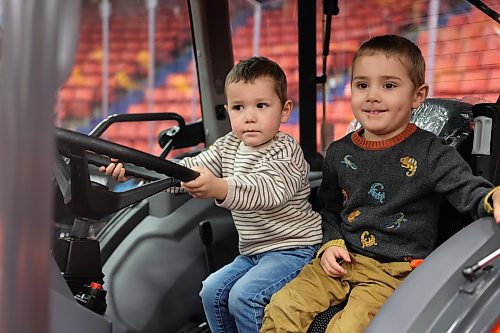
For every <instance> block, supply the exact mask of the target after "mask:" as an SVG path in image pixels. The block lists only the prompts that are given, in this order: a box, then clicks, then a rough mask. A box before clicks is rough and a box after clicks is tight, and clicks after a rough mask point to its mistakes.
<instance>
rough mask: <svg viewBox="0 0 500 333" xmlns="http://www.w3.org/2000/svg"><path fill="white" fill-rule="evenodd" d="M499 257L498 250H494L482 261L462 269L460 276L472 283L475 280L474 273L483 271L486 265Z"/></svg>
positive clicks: (499, 249) (499, 250)
mask: <svg viewBox="0 0 500 333" xmlns="http://www.w3.org/2000/svg"><path fill="white" fill-rule="evenodd" d="M499 256H500V248H498V249H496V251H493V253H490V254H489V255H487V256H486V257H484V258H483V259H481V260H479V261H478V262H477V263H475V264H474V265H472V266H469V267H466V268H464V269H463V271H462V274H463V275H464V276H465V277H466V278H467V279H468V280H469V281H474V280H475V279H476V273H477V272H478V271H479V270H480V269H483V268H484V267H485V266H486V265H488V264H489V263H490V262H492V261H493V260H495V259H496V258H498V257H499Z"/></svg>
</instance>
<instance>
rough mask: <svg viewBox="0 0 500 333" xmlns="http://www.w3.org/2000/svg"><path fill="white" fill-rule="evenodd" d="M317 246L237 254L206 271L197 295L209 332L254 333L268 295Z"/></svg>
mask: <svg viewBox="0 0 500 333" xmlns="http://www.w3.org/2000/svg"><path fill="white" fill-rule="evenodd" d="M317 250H318V246H306V247H301V248H295V249H288V250H281V251H270V252H265V253H260V254H256V255H251V256H245V255H239V256H237V257H236V259H234V261H233V262H232V263H230V264H228V265H226V266H224V267H222V268H221V269H219V270H218V271H216V272H215V273H213V274H210V276H209V277H208V278H207V279H206V280H205V281H203V288H202V289H201V292H200V296H201V300H202V302H203V308H204V309H205V315H206V316H207V322H208V325H209V326H210V330H211V331H212V333H219V332H226V333H228V332H235V333H237V332H239V333H247V332H252V333H258V332H259V329H260V327H261V325H262V317H263V315H264V308H265V306H266V305H267V304H268V303H269V300H270V299H271V296H272V295H273V294H274V293H275V292H277V291H278V290H280V289H281V288H282V287H283V286H284V285H285V284H286V283H288V282H289V281H290V280H291V279H293V278H294V277H295V276H297V274H298V273H299V272H300V270H301V269H302V267H304V266H305V265H306V264H307V263H309V262H310V261H311V259H313V258H314V255H315V254H316V251H317Z"/></svg>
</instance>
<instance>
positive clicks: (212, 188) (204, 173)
mask: <svg viewBox="0 0 500 333" xmlns="http://www.w3.org/2000/svg"><path fill="white" fill-rule="evenodd" d="M192 169H193V170H194V171H198V172H199V173H200V175H199V176H198V178H196V179H194V180H191V181H189V182H182V183H181V185H182V187H184V188H185V189H186V191H188V192H189V194H191V195H192V196H193V197H195V198H198V199H204V198H215V199H217V200H224V199H225V198H226V196H227V189H228V185H227V182H226V181H225V180H224V179H223V178H218V177H215V176H214V174H213V173H212V172H210V170H208V169H207V168H203V167H199V166H194V167H192Z"/></svg>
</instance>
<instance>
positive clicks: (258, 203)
mask: <svg viewBox="0 0 500 333" xmlns="http://www.w3.org/2000/svg"><path fill="white" fill-rule="evenodd" d="M225 93H226V97H227V105H226V109H227V112H228V114H229V118H230V121H231V127H232V131H231V132H230V133H228V134H227V135H225V136H223V137H221V138H219V139H218V140H217V141H216V142H215V143H214V144H213V145H212V146H210V147H209V149H208V150H206V151H204V152H202V153H200V154H199V155H197V156H195V157H190V158H184V159H183V160H182V161H181V162H180V163H181V164H182V165H184V166H186V167H189V168H192V169H193V170H196V171H198V172H199V173H200V176H199V177H198V178H196V179H195V180H193V181H190V182H187V183H182V188H180V189H179V188H178V189H177V190H182V191H187V192H188V193H190V194H191V195H192V196H193V197H195V198H215V202H216V204H217V205H218V206H221V207H225V208H227V209H229V210H231V214H232V216H233V219H234V223H235V225H236V229H237V230H238V234H239V250H240V255H239V256H237V257H236V259H235V260H234V261H233V262H232V263H230V264H228V265H226V266H224V267H222V268H221V269H219V270H218V271H216V272H214V273H213V274H211V275H210V276H209V277H208V278H207V279H206V280H205V281H204V282H203V288H202V290H201V292H200V296H201V298H202V302H203V307H204V309H205V314H206V317H207V321H208V324H209V326H210V329H211V331H212V332H240V333H245V332H254V333H257V332H258V331H259V329H260V327H261V324H262V317H263V313H264V307H265V306H266V304H267V303H269V300H270V298H271V295H272V294H274V293H275V292H276V291H278V290H279V289H280V288H281V287H283V286H284V285H285V284H286V283H287V282H289V281H290V280H291V279H292V278H293V277H295V276H296V275H297V274H298V273H299V271H300V270H301V268H302V267H303V266H304V265H306V264H307V263H308V262H309V261H310V260H311V259H312V258H313V257H314V255H315V253H316V250H317V249H318V248H319V246H318V245H319V244H320V243H321V240H322V229H321V217H320V215H319V214H317V213H316V212H314V211H313V210H312V208H311V205H310V204H309V202H308V197H309V193H310V187H309V181H308V174H309V165H308V163H307V162H306V161H305V159H304V155H303V152H302V150H301V148H300V146H299V145H298V143H297V142H296V141H295V139H293V138H292V137H291V136H289V135H287V134H285V133H283V132H281V131H280V130H279V129H280V123H283V122H286V121H287V120H288V118H289V117H290V113H291V111H292V107H293V105H292V101H291V100H288V99H287V82H286V76H285V74H284V72H283V70H282V69H281V68H280V67H279V66H278V65H277V64H276V63H274V62H273V61H271V60H269V59H267V58H263V57H253V58H250V59H248V60H244V61H240V62H239V63H238V64H237V65H235V66H234V67H233V68H232V69H231V71H230V72H229V74H228V75H227V77H226V82H225ZM101 171H103V172H106V174H108V175H111V176H113V177H114V178H116V179H118V180H123V179H124V176H125V170H124V169H123V165H122V164H120V163H119V164H118V165H115V164H114V163H112V164H110V165H109V166H108V167H107V168H104V167H101Z"/></svg>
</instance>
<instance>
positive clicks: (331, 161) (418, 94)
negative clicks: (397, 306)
mask: <svg viewBox="0 0 500 333" xmlns="http://www.w3.org/2000/svg"><path fill="white" fill-rule="evenodd" d="M424 73H425V63H424V58H423V57H422V54H421V52H420V50H419V49H418V47H417V46H416V45H415V44H413V43H412V42H410V41H409V40H407V39H405V38H403V37H399V36H394V35H388V36H379V37H374V38H372V39H371V40H369V41H367V42H366V43H364V44H363V45H362V46H361V48H360V49H359V50H358V51H357V53H356V54H355V56H354V60H353V69H352V100H351V104H352V111H353V113H354V116H355V117H356V119H357V120H358V121H359V122H360V123H361V125H362V128H361V129H360V130H358V131H355V132H354V133H352V134H349V135H347V136H345V137H344V138H343V139H341V140H339V141H336V142H334V143H332V144H331V145H330V147H329V148H328V151H327V153H326V158H325V162H324V166H323V182H322V185H321V192H320V193H321V195H322V197H323V198H324V202H325V208H324V210H323V211H322V217H323V232H324V236H323V237H324V244H323V246H322V247H321V248H320V250H319V251H318V256H317V258H316V259H314V260H313V261H312V262H311V264H309V265H307V266H305V267H304V269H303V270H302V271H301V273H300V274H299V275H298V276H297V277H296V278H295V279H293V280H292V281H291V282H290V283H289V284H287V285H286V286H285V287H284V288H283V289H281V290H280V291H279V292H277V293H276V294H274V296H273V297H272V299H271V302H270V304H269V305H268V306H267V307H266V310H265V316H264V321H263V325H262V330H261V332H306V331H307V329H308V327H309V325H310V323H311V322H312V320H313V318H314V316H315V315H317V314H318V313H320V312H322V311H324V310H326V309H327V308H329V307H330V306H331V305H334V304H338V303H340V302H342V301H343V300H344V299H346V297H347V295H348V294H350V295H349V298H348V301H347V305H346V306H345V308H344V310H343V311H341V312H339V313H337V314H336V315H335V316H334V317H333V319H332V320H331V321H330V323H329V325H328V328H327V330H326V331H327V332H349V333H356V332H363V331H364V330H365V329H366V327H367V326H368V324H369V322H370V320H371V319H372V318H373V317H374V316H375V315H376V313H377V311H378V310H379V308H380V307H381V306H382V305H383V304H384V302H385V300H386V299H387V298H388V297H389V296H390V295H391V293H392V292H393V291H394V289H396V288H397V287H398V285H399V284H400V282H401V281H402V280H403V279H404V278H405V277H406V276H407V275H408V274H409V273H410V272H411V271H412V267H411V264H410V263H411V262H412V260H414V259H423V258H425V257H426V256H427V255H428V254H429V253H430V252H431V251H432V250H433V248H434V245H435V243H436V238H437V223H438V210H439V203H440V201H441V197H445V198H446V199H448V200H449V201H450V203H451V204H452V205H453V206H454V207H456V208H457V209H458V210H459V211H461V212H463V213H469V214H470V215H471V216H472V217H474V218H478V217H481V216H485V215H486V214H491V213H493V207H494V218H495V220H496V222H497V223H500V191H499V189H500V188H499V187H496V188H493V186H492V184H491V183H489V182H488V181H486V180H485V179H483V178H481V177H476V176H474V175H473V174H472V171H471V169H470V168H469V166H468V164H467V163H466V162H465V161H464V160H463V159H462V158H461V157H460V155H459V153H458V152H457V151H456V150H455V149H454V148H452V147H450V146H448V145H446V144H444V143H443V142H442V140H441V139H439V138H438V137H436V136H435V135H434V134H432V133H430V132H427V131H424V130H421V129H419V128H417V127H416V126H415V125H414V124H410V123H409V119H410V115H411V112H412V110H413V109H415V108H417V107H418V106H419V105H420V104H421V103H422V101H423V100H424V99H425V98H426V96H427V91H428V86H427V84H425V83H424Z"/></svg>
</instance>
